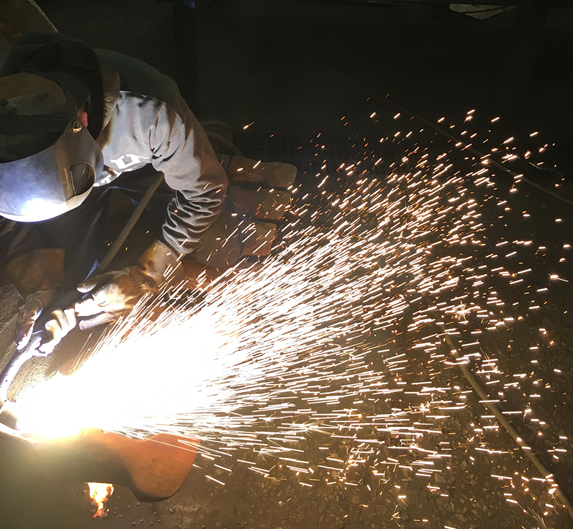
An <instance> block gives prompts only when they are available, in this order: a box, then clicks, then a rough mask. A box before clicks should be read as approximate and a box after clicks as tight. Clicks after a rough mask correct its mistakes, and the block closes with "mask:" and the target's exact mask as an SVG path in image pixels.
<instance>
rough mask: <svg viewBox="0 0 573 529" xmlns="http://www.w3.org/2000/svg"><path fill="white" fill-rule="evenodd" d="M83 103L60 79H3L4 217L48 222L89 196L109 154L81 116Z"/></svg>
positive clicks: (0, 162)
mask: <svg viewBox="0 0 573 529" xmlns="http://www.w3.org/2000/svg"><path fill="white" fill-rule="evenodd" d="M76 88H77V87H76ZM76 92H77V90H76ZM86 97H87V94H86ZM79 106H80V105H78V99H77V95H76V96H74V95H72V93H71V92H70V91H68V90H67V88H66V87H65V86H64V85H63V84H61V83H59V82H57V81H55V80H52V79H48V78H45V77H43V76H40V75H36V74H32V73H16V74H13V75H9V76H6V77H1V78H0V215H1V216H3V217H6V218H8V219H10V220H16V221H20V222H35V221H42V220H47V219H51V218H53V217H57V216H59V215H62V214H63V213H66V212H67V211H69V210H71V209H74V208H76V207H78V206H79V205H80V204H81V203H82V202H83V201H84V200H85V199H86V198H87V196H88V195H89V193H90V191H91V189H92V188H93V185H94V182H95V180H96V179H97V177H98V176H99V175H100V174H101V172H102V170H103V155H102V152H101V149H100V148H99V146H98V145H97V143H96V141H95V140H94V138H93V137H92V135H91V134H90V132H89V131H88V129H87V127H85V126H84V125H83V124H82V122H81V121H80V119H79V118H78V115H77V111H78V107H79Z"/></svg>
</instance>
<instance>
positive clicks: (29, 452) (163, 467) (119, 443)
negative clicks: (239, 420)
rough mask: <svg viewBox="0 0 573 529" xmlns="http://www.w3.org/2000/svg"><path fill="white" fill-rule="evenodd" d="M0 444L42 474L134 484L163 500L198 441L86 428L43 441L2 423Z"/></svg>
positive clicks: (145, 495) (138, 493)
mask: <svg viewBox="0 0 573 529" xmlns="http://www.w3.org/2000/svg"><path fill="white" fill-rule="evenodd" d="M0 445H1V446H2V449H3V450H8V451H10V452H11V453H12V455H13V457H14V458H15V459H16V460H21V462H22V465H27V466H32V467H33V468H34V472H35V473H36V474H37V477H38V479H46V478H48V477H49V478H50V479H54V478H58V479H60V480H63V481H66V482H70V481H76V482H81V483H83V482H97V483H113V484H114V485H124V486H127V487H129V488H130V489H131V491H132V492H133V494H134V496H135V497H136V498H137V499H138V500H140V501H160V500H165V499H167V498H170V497H171V496H173V495H174V494H175V493H176V492H177V491H178V490H179V489H180V487H181V485H182V484H183V482H184V481H185V478H186V477H187V475H188V474H189V471H190V470H191V468H192V466H193V462H194V460H195V455H196V453H197V448H198V441H196V440H193V439H188V438H182V437H176V436H172V435H167V434H159V435H156V436H154V437H152V438H150V439H128V438H127V437H123V436H121V435H118V434H114V433H106V432H102V431H101V430H96V429H87V430H84V431H82V432H81V433H80V434H79V435H77V436H75V437H73V438H69V439H64V440H58V441H50V442H41V441H35V440H32V439H26V438H25V437H21V436H19V435H18V434H17V432H14V431H11V430H10V429H9V428H5V427H3V428H1V429H0Z"/></svg>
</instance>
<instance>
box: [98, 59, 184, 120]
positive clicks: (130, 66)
mask: <svg viewBox="0 0 573 529" xmlns="http://www.w3.org/2000/svg"><path fill="white" fill-rule="evenodd" d="M94 51H95V52H96V54H97V56H98V59H99V60H100V61H103V62H105V63H107V64H108V65H109V66H111V67H112V68H113V69H114V70H116V71H117V72H118V74H119V78H120V90H121V91H122V92H129V93H132V94H134V95H136V96H137V95H139V96H144V97H151V98H154V99H157V100H158V101H161V102H163V103H165V104H167V105H168V106H169V107H171V108H172V109H173V110H174V111H175V112H177V114H179V115H180V116H183V115H184V114H185V110H186V109H187V103H186V102H185V100H184V99H183V97H182V96H181V93H180V92H179V88H178V86H177V83H176V82H175V81H174V80H173V79H172V78H171V77H169V76H168V75H165V74H163V73H161V72H160V71H159V70H157V69H156V68H154V67H153V66H151V65H149V64H147V63H146V62H144V61H142V60H140V59H136V58H135V57H130V56H128V55H124V54H122V53H119V52H117V51H112V50H102V49H96V50H94Z"/></svg>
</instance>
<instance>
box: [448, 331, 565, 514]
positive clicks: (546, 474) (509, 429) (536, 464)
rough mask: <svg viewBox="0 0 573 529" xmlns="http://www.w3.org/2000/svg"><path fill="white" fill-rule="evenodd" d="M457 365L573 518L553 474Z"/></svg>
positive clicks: (462, 366)
mask: <svg viewBox="0 0 573 529" xmlns="http://www.w3.org/2000/svg"><path fill="white" fill-rule="evenodd" d="M445 342H446V344H447V345H448V347H449V349H450V351H451V353H452V354H453V355H454V358H455V359H456V360H460V355H459V354H458V350H457V348H456V347H455V345H454V343H453V342H452V340H451V338H450V337H449V336H446V337H445ZM457 365H458V367H459V368H460V369H461V371H462V373H463V375H464V377H466V380H467V381H468V382H469V383H470V385H471V387H472V388H473V390H474V391H475V392H476V393H477V394H478V396H479V398H480V399H481V401H482V402H481V404H483V405H484V406H485V407H486V408H487V409H488V410H489V411H490V412H491V413H493V414H494V415H495V418H496V419H497V421H498V422H499V424H501V425H502V426H503V427H504V429H505V431H506V432H507V433H508V434H509V435H510V436H511V437H512V438H513V440H514V441H515V442H516V443H517V445H518V446H519V447H520V448H521V449H522V450H523V453H524V454H525V456H526V457H527V459H529V461H531V463H533V466H534V467H535V468H536V469H537V470H538V471H539V473H540V474H541V476H542V477H543V478H544V479H548V480H549V481H550V482H551V483H552V484H553V485H554V486H555V492H556V493H557V497H558V498H559V500H560V501H561V503H562V504H563V505H564V507H565V508H566V509H567V512H568V513H569V516H570V517H571V519H572V520H573V506H572V505H571V502H570V501H569V498H567V496H565V494H564V493H563V491H562V490H561V488H560V487H559V485H558V483H556V482H555V480H554V479H553V474H552V473H551V472H549V470H547V468H546V467H545V466H544V465H543V463H542V462H541V460H540V459H539V458H538V457H537V455H536V454H535V453H534V452H533V450H532V449H531V447H530V446H528V445H527V443H526V442H525V441H524V440H523V439H522V438H521V437H520V436H519V433H518V432H517V430H516V429H515V428H514V427H513V426H512V425H511V424H509V422H508V421H507V419H506V418H505V417H504V416H503V415H502V413H501V412H500V411H499V409H498V408H497V406H496V405H495V404H493V403H492V402H489V400H490V398H489V395H488V394H487V393H486V392H485V391H484V390H483V388H482V387H481V386H480V384H479V382H478V381H477V379H476V377H474V375H473V373H472V372H471V371H470V370H469V368H468V367H467V365H466V364H462V363H460V362H458V363H457Z"/></svg>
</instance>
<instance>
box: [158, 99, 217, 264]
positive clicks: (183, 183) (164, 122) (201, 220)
mask: <svg viewBox="0 0 573 529" xmlns="http://www.w3.org/2000/svg"><path fill="white" fill-rule="evenodd" d="M150 147H151V150H152V152H153V157H152V161H151V163H152V164H153V166H154V168H155V169H157V170H158V171H161V172H162V173H163V174H164V175H165V182H166V183H167V184H168V185H169V187H171V188H172V189H174V190H175V191H176V194H175V197H174V198H173V199H172V200H171V202H170V203H169V206H168V208H167V212H166V219H165V223H164V224H163V241H164V242H165V243H166V244H167V245H168V246H170V247H171V248H172V249H173V250H175V251H176V252H177V253H178V254H179V255H184V254H187V253H189V252H191V251H192V250H193V249H194V247H195V246H196V245H197V243H198V242H199V240H200V239H201V236H202V235H203V233H204V232H205V231H206V230H207V228H209V227H210V226H211V224H213V222H214V221H215V219H216V218H217V216H218V215H219V213H220V212H221V209H222V206H223V201H224V199H225V193H226V191H227V176H226V173H225V170H224V169H223V167H222V166H221V164H220V163H219V161H218V160H217V157H216V155H215V152H214V151H213V148H212V147H211V144H210V143H209V139H208V138H207V135H206V134H205V132H204V131H203V128H202V127H201V125H200V123H199V121H198V120H197V118H196V117H195V116H194V115H193V113H192V112H191V111H190V110H189V109H188V108H187V109H186V111H185V114H184V115H183V117H180V115H179V114H177V113H175V111H174V110H172V109H171V108H170V107H168V106H167V105H164V106H163V107H162V108H161V109H160V112H159V116H158V124H157V127H156V128H155V130H154V131H153V132H152V134H151V135H150Z"/></svg>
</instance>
